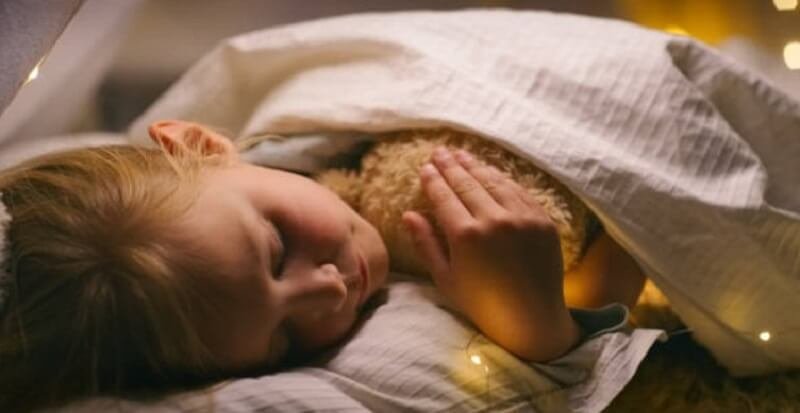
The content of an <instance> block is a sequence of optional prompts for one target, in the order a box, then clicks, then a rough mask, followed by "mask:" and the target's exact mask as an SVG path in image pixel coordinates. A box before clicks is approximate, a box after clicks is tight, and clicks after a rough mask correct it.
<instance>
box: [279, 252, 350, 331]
mask: <svg viewBox="0 0 800 413" xmlns="http://www.w3.org/2000/svg"><path fill="white" fill-rule="evenodd" d="M286 282H287V283H288V284H289V289H290V292H289V294H288V301H289V306H288V307H289V311H290V315H291V316H293V317H295V318H302V319H310V318H318V317H322V316H324V315H326V314H331V313H335V312H337V311H339V310H341V309H342V307H343V306H344V303H345V301H346V298H347V286H346V285H345V283H344V281H343V279H342V276H341V274H340V273H339V269H338V268H337V267H336V265H334V264H330V263H328V264H323V265H321V266H319V267H317V268H315V269H313V270H311V271H310V272H309V273H307V274H306V275H305V276H295V277H287V279H286Z"/></svg>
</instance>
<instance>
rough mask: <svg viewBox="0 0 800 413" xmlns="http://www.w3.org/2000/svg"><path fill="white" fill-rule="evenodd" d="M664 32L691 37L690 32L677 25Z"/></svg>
mask: <svg viewBox="0 0 800 413" xmlns="http://www.w3.org/2000/svg"><path fill="white" fill-rule="evenodd" d="M664 31H666V32H667V33H672V34H678V35H681V36H688V35H689V32H687V31H686V30H685V29H684V28H683V27H681V26H678V25H676V24H670V25H669V26H667V27H666V28H665V29H664Z"/></svg>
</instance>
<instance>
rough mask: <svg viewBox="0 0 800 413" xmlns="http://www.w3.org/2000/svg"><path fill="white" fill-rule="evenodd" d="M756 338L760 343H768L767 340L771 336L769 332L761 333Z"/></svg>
mask: <svg viewBox="0 0 800 413" xmlns="http://www.w3.org/2000/svg"><path fill="white" fill-rule="evenodd" d="M758 338H760V339H761V341H769V339H770V338H772V335H771V334H770V333H769V331H762V332H761V333H759V334H758Z"/></svg>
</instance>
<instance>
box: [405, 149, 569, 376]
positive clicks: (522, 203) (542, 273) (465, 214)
mask: <svg viewBox="0 0 800 413" xmlns="http://www.w3.org/2000/svg"><path fill="white" fill-rule="evenodd" d="M442 155H444V156H442ZM433 162H434V164H435V167H433V166H431V165H428V166H427V167H425V168H423V170H422V186H423V190H424V191H425V193H426V195H427V197H428V198H429V199H430V201H431V203H432V204H433V207H434V215H435V218H436V221H437V222H438V223H439V224H440V226H441V228H442V229H443V231H444V233H445V237H446V238H447V245H442V243H441V242H440V241H439V240H438V238H437V237H436V236H435V234H434V230H433V226H432V225H431V223H430V222H428V221H427V220H426V219H425V218H424V217H423V216H422V215H420V214H419V213H416V212H407V213H406V214H404V216H403V220H404V223H405V224H406V225H407V227H408V228H409V230H410V232H411V234H412V237H413V238H414V240H415V242H416V246H417V249H418V251H419V252H420V255H421V256H422V258H423V260H424V261H425V262H426V264H427V266H428V269H429V270H430V272H431V275H432V277H433V280H434V282H435V283H436V285H437V287H438V288H439V290H440V291H441V292H442V294H443V295H444V296H445V297H447V298H448V299H449V300H450V303H451V305H452V306H453V307H455V309H456V310H457V311H460V312H461V313H463V314H464V315H466V316H467V317H468V318H469V319H470V320H472V322H474V323H475V324H476V325H477V326H478V327H479V328H480V329H481V331H483V333H484V334H486V335H487V336H488V337H490V338H492V339H493V340H494V341H495V342H497V343H498V344H499V345H501V346H503V347H504V348H506V349H507V350H509V351H511V352H512V353H514V354H516V355H517V356H519V357H521V358H524V359H527V360H530V361H538V362H542V361H548V360H552V359H554V358H557V357H559V356H561V355H562V354H564V353H565V352H567V351H568V350H569V349H571V348H572V347H573V346H574V345H575V344H576V343H577V342H578V340H579V336H580V329H579V327H578V325H577V323H576V322H575V321H574V320H573V319H572V317H571V315H570V313H569V311H568V310H567V306H566V304H565V301H564V292H563V269H562V263H561V252H560V248H559V238H558V233H557V232H556V229H555V226H554V225H553V223H552V222H551V221H550V220H549V218H548V217H547V215H546V214H545V212H544V211H543V210H542V209H541V207H540V206H539V204H538V203H537V202H536V201H535V200H534V199H532V198H531V197H530V196H529V195H528V193H527V192H526V191H524V190H523V189H522V188H521V187H520V186H519V185H518V184H517V183H515V182H514V181H512V180H511V179H510V178H507V177H505V176H504V175H502V174H501V173H500V172H499V171H497V170H496V169H494V168H492V167H489V166H486V165H484V164H482V163H479V162H477V161H476V160H474V159H473V158H472V157H471V156H469V155H468V154H466V153H465V152H461V151H459V153H458V154H456V157H455V158H454V157H453V156H450V155H448V153H447V152H443V151H437V153H436V154H435V155H434V158H433Z"/></svg>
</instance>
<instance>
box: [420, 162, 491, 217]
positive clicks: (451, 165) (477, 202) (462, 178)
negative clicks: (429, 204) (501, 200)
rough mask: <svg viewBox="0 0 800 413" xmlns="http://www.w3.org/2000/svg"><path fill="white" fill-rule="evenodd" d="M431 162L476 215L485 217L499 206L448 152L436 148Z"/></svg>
mask: <svg viewBox="0 0 800 413" xmlns="http://www.w3.org/2000/svg"><path fill="white" fill-rule="evenodd" d="M433 162H434V164H435V165H436V167H437V168H438V169H439V172H440V173H441V175H442V176H443V177H444V178H445V180H446V181H447V184H448V185H449V186H450V188H451V189H452V190H453V193H455V194H456V196H457V197H458V199H459V200H460V201H461V202H462V203H463V204H464V206H466V207H467V209H468V210H469V211H470V212H471V213H472V215H473V216H476V217H485V216H489V215H491V214H492V212H493V211H496V210H497V209H498V208H499V205H498V204H497V202H496V201H495V200H494V198H492V195H490V194H489V192H487V190H486V188H484V187H483V185H481V183H480V182H478V181H477V180H476V179H475V177H473V176H472V175H470V173H469V172H467V170H466V169H464V167H463V166H462V165H461V164H460V163H458V162H457V161H456V160H455V158H453V156H452V155H451V154H450V152H449V151H448V150H446V149H444V148H436V150H435V151H434V154H433Z"/></svg>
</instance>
